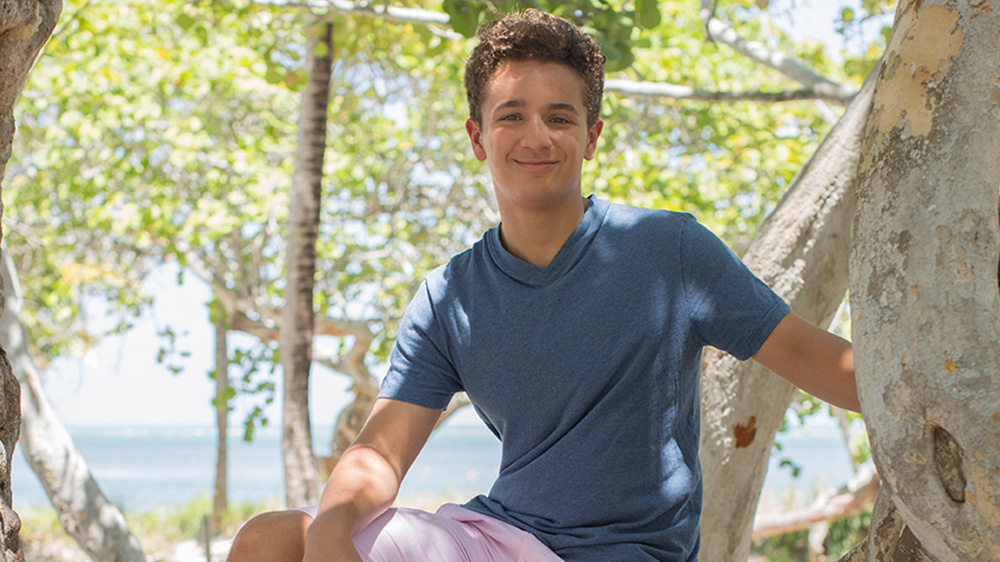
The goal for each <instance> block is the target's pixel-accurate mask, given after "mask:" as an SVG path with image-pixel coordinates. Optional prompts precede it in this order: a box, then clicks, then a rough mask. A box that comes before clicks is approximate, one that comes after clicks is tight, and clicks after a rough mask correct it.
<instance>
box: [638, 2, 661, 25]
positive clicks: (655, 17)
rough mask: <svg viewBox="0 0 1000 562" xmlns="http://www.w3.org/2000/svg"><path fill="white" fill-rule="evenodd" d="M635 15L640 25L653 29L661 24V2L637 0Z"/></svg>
mask: <svg viewBox="0 0 1000 562" xmlns="http://www.w3.org/2000/svg"><path fill="white" fill-rule="evenodd" d="M635 16H636V20H638V22H639V26H640V27H643V28H645V29H653V28H654V27H656V26H658V25H660V21H661V16H660V4H659V2H657V0H637V1H636V3H635Z"/></svg>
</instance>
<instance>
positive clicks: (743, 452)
mask: <svg viewBox="0 0 1000 562" xmlns="http://www.w3.org/2000/svg"><path fill="white" fill-rule="evenodd" d="M872 83H873V79H872V78H871V77H870V78H869V80H868V81H867V82H866V84H865V86H864V87H863V88H862V90H861V92H860V93H858V95H857V97H856V98H855V99H854V100H853V101H852V102H851V104H850V106H848V108H847V111H846V112H845V113H844V115H843V117H841V119H840V121H839V122H838V123H837V124H836V125H835V126H834V128H833V130H832V131H831V132H830V134H829V135H827V137H826V139H824V141H823V143H822V144H821V145H820V147H819V149H818V150H817V151H816V154H814V155H813V156H812V158H810V159H809V161H808V162H807V163H806V165H805V167H803V169H802V171H801V172H799V174H798V175H797V176H796V178H795V180H793V182H792V185H791V187H790V188H789V191H788V193H786V194H785V196H784V198H783V199H782V200H781V202H780V203H779V205H778V207H777V208H776V209H775V210H774V212H773V213H772V214H771V216H770V217H768V220H767V222H765V224H764V225H763V227H762V228H761V230H760V232H759V233H758V234H757V236H756V237H755V238H754V240H753V242H752V243H751V244H750V247H749V248H748V249H747V252H746V255H745V256H744V258H743V259H744V262H745V263H746V264H747V265H748V266H749V267H750V268H751V269H752V270H754V271H755V272H756V273H757V274H758V275H759V276H760V277H761V279H763V280H764V281H765V282H766V283H767V284H768V285H770V286H771V287H772V288H773V289H774V290H775V291H776V292H777V293H778V294H780V295H781V296H782V297H784V298H785V299H786V300H787V301H788V303H789V304H790V305H791V307H792V309H793V310H794V311H795V312H796V313H797V314H799V315H800V316H802V317H803V318H805V319H806V320H807V321H809V322H812V323H814V324H816V325H818V326H822V327H824V328H825V327H827V326H829V325H830V322H831V320H832V319H833V317H834V315H835V314H836V312H837V308H838V306H839V305H840V303H841V301H842V300H843V298H844V292H845V291H846V290H847V256H848V252H849V244H850V236H848V233H849V231H850V221H851V216H852V214H853V212H854V185H853V184H854V179H855V177H856V174H857V162H858V155H859V153H860V139H861V132H862V126H863V124H864V122H865V116H866V115H867V114H868V109H869V107H870V103H871V95H872V90H873V84H872ZM701 385H702V413H701V423H702V434H701V463H702V474H703V478H704V489H705V500H704V504H703V508H702V519H701V530H702V543H701V553H700V557H701V558H702V559H704V560H713V561H735V562H743V561H744V560H746V559H747V556H748V554H749V551H750V538H751V531H752V524H753V517H754V513H755V511H756V508H757V501H758V500H759V499H760V492H761V487H762V486H763V483H764V475H765V474H766V472H767V464H768V458H769V457H770V452H771V446H772V444H773V442H774V435H775V433H776V432H777V430H778V428H779V427H780V426H781V421H782V420H783V419H784V415H785V411H786V410H787V409H788V406H789V404H790V403H791V400H792V397H793V395H794V392H795V389H794V387H793V386H792V385H790V384H789V383H787V382H785V380H784V379H780V378H778V377H776V376H774V375H773V374H771V373H770V372H769V371H768V370H767V369H765V368H763V367H762V366H760V365H758V364H757V363H755V362H752V361H747V362H743V363H741V362H739V361H737V360H736V359H735V358H733V357H732V356H730V355H728V354H723V353H721V352H718V351H717V350H713V349H710V350H706V352H705V358H704V360H703V363H702V377H701Z"/></svg>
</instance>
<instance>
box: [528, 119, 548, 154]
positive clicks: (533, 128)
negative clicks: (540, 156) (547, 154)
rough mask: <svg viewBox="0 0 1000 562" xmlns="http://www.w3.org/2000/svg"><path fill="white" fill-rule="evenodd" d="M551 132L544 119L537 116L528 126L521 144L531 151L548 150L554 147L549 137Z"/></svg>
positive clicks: (529, 121) (530, 120)
mask: <svg viewBox="0 0 1000 562" xmlns="http://www.w3.org/2000/svg"><path fill="white" fill-rule="evenodd" d="M549 132H550V131H549V128H548V127H547V126H546V123H545V120H544V119H542V118H541V117H537V116H536V117H533V118H531V119H529V120H528V122H527V124H526V127H525V131H524V137H523V138H522V139H521V144H522V145H523V146H524V147H525V148H530V149H531V150H545V149H548V148H550V147H551V146H552V138H551V137H550V136H549Z"/></svg>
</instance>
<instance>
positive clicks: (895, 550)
mask: <svg viewBox="0 0 1000 562" xmlns="http://www.w3.org/2000/svg"><path fill="white" fill-rule="evenodd" d="M839 562H934V560H933V559H932V558H930V556H929V555H928V554H927V551H926V550H924V548H923V546H921V544H920V541H918V540H917V538H916V537H915V536H913V532H912V531H910V529H909V527H907V526H906V523H904V522H903V519H902V518H901V517H900V516H899V512H898V511H897V510H896V506H894V505H893V503H892V498H891V497H890V493H889V490H888V488H883V489H882V490H881V491H880V492H879V495H878V499H877V500H876V501H875V508H874V509H873V510H872V522H871V526H870V527H869V529H868V537H867V538H865V539H864V540H863V541H861V542H860V543H858V544H857V546H855V547H854V548H852V549H851V551H850V552H848V553H847V554H845V555H844V557H843V558H841V559H840V561H839Z"/></svg>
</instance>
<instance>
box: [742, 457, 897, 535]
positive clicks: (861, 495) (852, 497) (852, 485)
mask: <svg viewBox="0 0 1000 562" xmlns="http://www.w3.org/2000/svg"><path fill="white" fill-rule="evenodd" d="M878 490H879V478H878V473H877V472H875V469H874V468H871V467H869V468H867V469H865V470H862V471H860V472H859V473H858V474H856V475H855V476H854V478H852V479H851V481H850V482H848V483H847V485H846V486H844V487H843V488H841V489H839V490H830V491H828V492H827V493H825V494H823V495H821V496H820V497H818V498H816V501H814V502H813V503H812V505H810V506H808V507H805V508H803V509H796V510H792V511H789V512H785V513H778V514H775V515H766V516H758V517H757V518H756V519H755V520H754V523H753V538H755V539H756V538H760V537H770V536H773V535H783V534H785V533H791V532H794V531H799V530H802V529H808V528H809V527H811V526H812V525H815V524H816V523H820V522H822V521H833V520H836V519H843V518H844V517H849V516H851V515H854V514H855V513H859V512H861V511H862V510H864V509H865V508H866V507H868V506H870V505H872V504H873V503H875V498H876V497H877V496H878Z"/></svg>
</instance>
